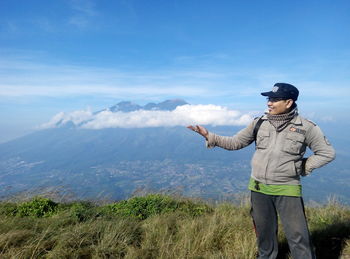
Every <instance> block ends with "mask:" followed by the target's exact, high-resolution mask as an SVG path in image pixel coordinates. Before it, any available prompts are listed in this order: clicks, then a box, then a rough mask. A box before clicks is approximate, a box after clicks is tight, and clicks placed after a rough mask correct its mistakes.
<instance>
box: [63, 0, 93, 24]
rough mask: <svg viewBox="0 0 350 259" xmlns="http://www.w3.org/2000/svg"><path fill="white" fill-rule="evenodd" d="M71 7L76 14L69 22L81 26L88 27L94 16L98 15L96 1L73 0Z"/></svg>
mask: <svg viewBox="0 0 350 259" xmlns="http://www.w3.org/2000/svg"><path fill="white" fill-rule="evenodd" d="M69 3H70V7H71V8H72V10H73V11H74V15H72V16H71V17H70V18H69V21H68V23H69V24H71V25H74V26H76V27H79V28H86V27H88V26H89V25H91V23H92V22H93V17H95V16H97V15H98V11H97V9H96V6H95V3H94V2H93V1H91V0H71V1H70V2H69Z"/></svg>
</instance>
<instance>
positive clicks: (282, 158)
mask: <svg viewBox="0 0 350 259" xmlns="http://www.w3.org/2000/svg"><path fill="white" fill-rule="evenodd" d="M262 119H263V120H264V121H263V123H262V124H261V126H260V129H259V131H258V134H257V139H256V151H255V153H254V155H253V158H252V161H251V166H252V175H251V176H252V177H253V178H254V179H255V180H258V181H259V182H262V183H264V184H292V185H295V184H300V176H301V175H302V176H304V175H308V174H310V173H311V171H312V170H313V169H315V168H319V167H321V166H323V165H325V164H327V163H329V162H331V161H332V160H333V159H334V158H335V151H334V148H333V147H332V146H331V144H330V143H329V142H328V140H327V139H326V137H325V136H324V134H323V133H322V131H321V129H320V128H319V127H318V126H317V125H316V124H314V123H313V122H311V121H309V120H307V119H304V118H302V117H300V116H296V117H295V118H294V119H293V120H292V121H291V122H290V123H289V125H288V126H287V127H286V128H285V129H284V130H282V131H281V132H277V131H276V129H275V128H274V126H273V125H272V124H271V123H269V122H268V120H267V116H266V115H264V116H263V117H262ZM257 121H258V118H256V119H255V120H254V121H253V122H252V123H250V124H249V125H248V126H247V127H246V128H244V129H242V130H241V131H239V132H238V133H237V134H236V135H234V136H232V137H225V136H219V135H216V134H214V133H211V132H209V135H208V140H207V147H208V148H212V147H215V146H218V147H221V148H224V149H228V150H237V149H241V148H244V147H246V146H248V145H250V144H251V143H252V142H253V141H254V134H253V131H254V127H255V125H256V123H257ZM306 147H309V148H310V149H311V150H312V152H313V154H312V155H311V156H310V157H308V158H307V159H306V158H303V156H304V154H305V151H306Z"/></svg>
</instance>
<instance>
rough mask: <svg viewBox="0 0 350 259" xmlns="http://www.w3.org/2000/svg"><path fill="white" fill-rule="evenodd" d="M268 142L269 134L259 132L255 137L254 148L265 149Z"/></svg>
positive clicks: (262, 131) (267, 132)
mask: <svg viewBox="0 0 350 259" xmlns="http://www.w3.org/2000/svg"><path fill="white" fill-rule="evenodd" d="M269 142H270V132H269V131H264V130H259V132H258V135H257V137H256V148H257V149H266V148H267V147H268V145H269Z"/></svg>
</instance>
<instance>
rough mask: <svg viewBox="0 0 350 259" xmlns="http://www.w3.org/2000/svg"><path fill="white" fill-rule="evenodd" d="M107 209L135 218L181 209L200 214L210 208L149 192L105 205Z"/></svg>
mask: <svg viewBox="0 0 350 259" xmlns="http://www.w3.org/2000/svg"><path fill="white" fill-rule="evenodd" d="M106 209H107V211H110V212H112V213H114V214H115V215H119V216H126V217H133V218H137V219H141V220H143V219H146V218H148V217H150V216H153V215H157V214H162V213H167V212H173V211H176V210H178V211H182V212H185V213H186V214H189V215H191V216H198V215H202V214H203V213H205V212H209V211H210V210H211V209H210V208H209V207H208V206H207V205H204V204H195V203H193V202H191V201H189V200H187V201H180V200H175V199H173V198H171V197H169V196H165V195H160V194H150V195H147V196H144V197H134V198H131V199H129V200H124V201H120V202H118V203H114V204H110V205H107V206H106Z"/></svg>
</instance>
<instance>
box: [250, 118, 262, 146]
mask: <svg viewBox="0 0 350 259" xmlns="http://www.w3.org/2000/svg"><path fill="white" fill-rule="evenodd" d="M263 121H264V120H263V119H262V117H260V118H259V120H258V121H257V122H256V124H255V127H254V131H253V135H254V141H255V145H256V136H257V135H258V131H259V128H260V126H261V124H262V123H263Z"/></svg>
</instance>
